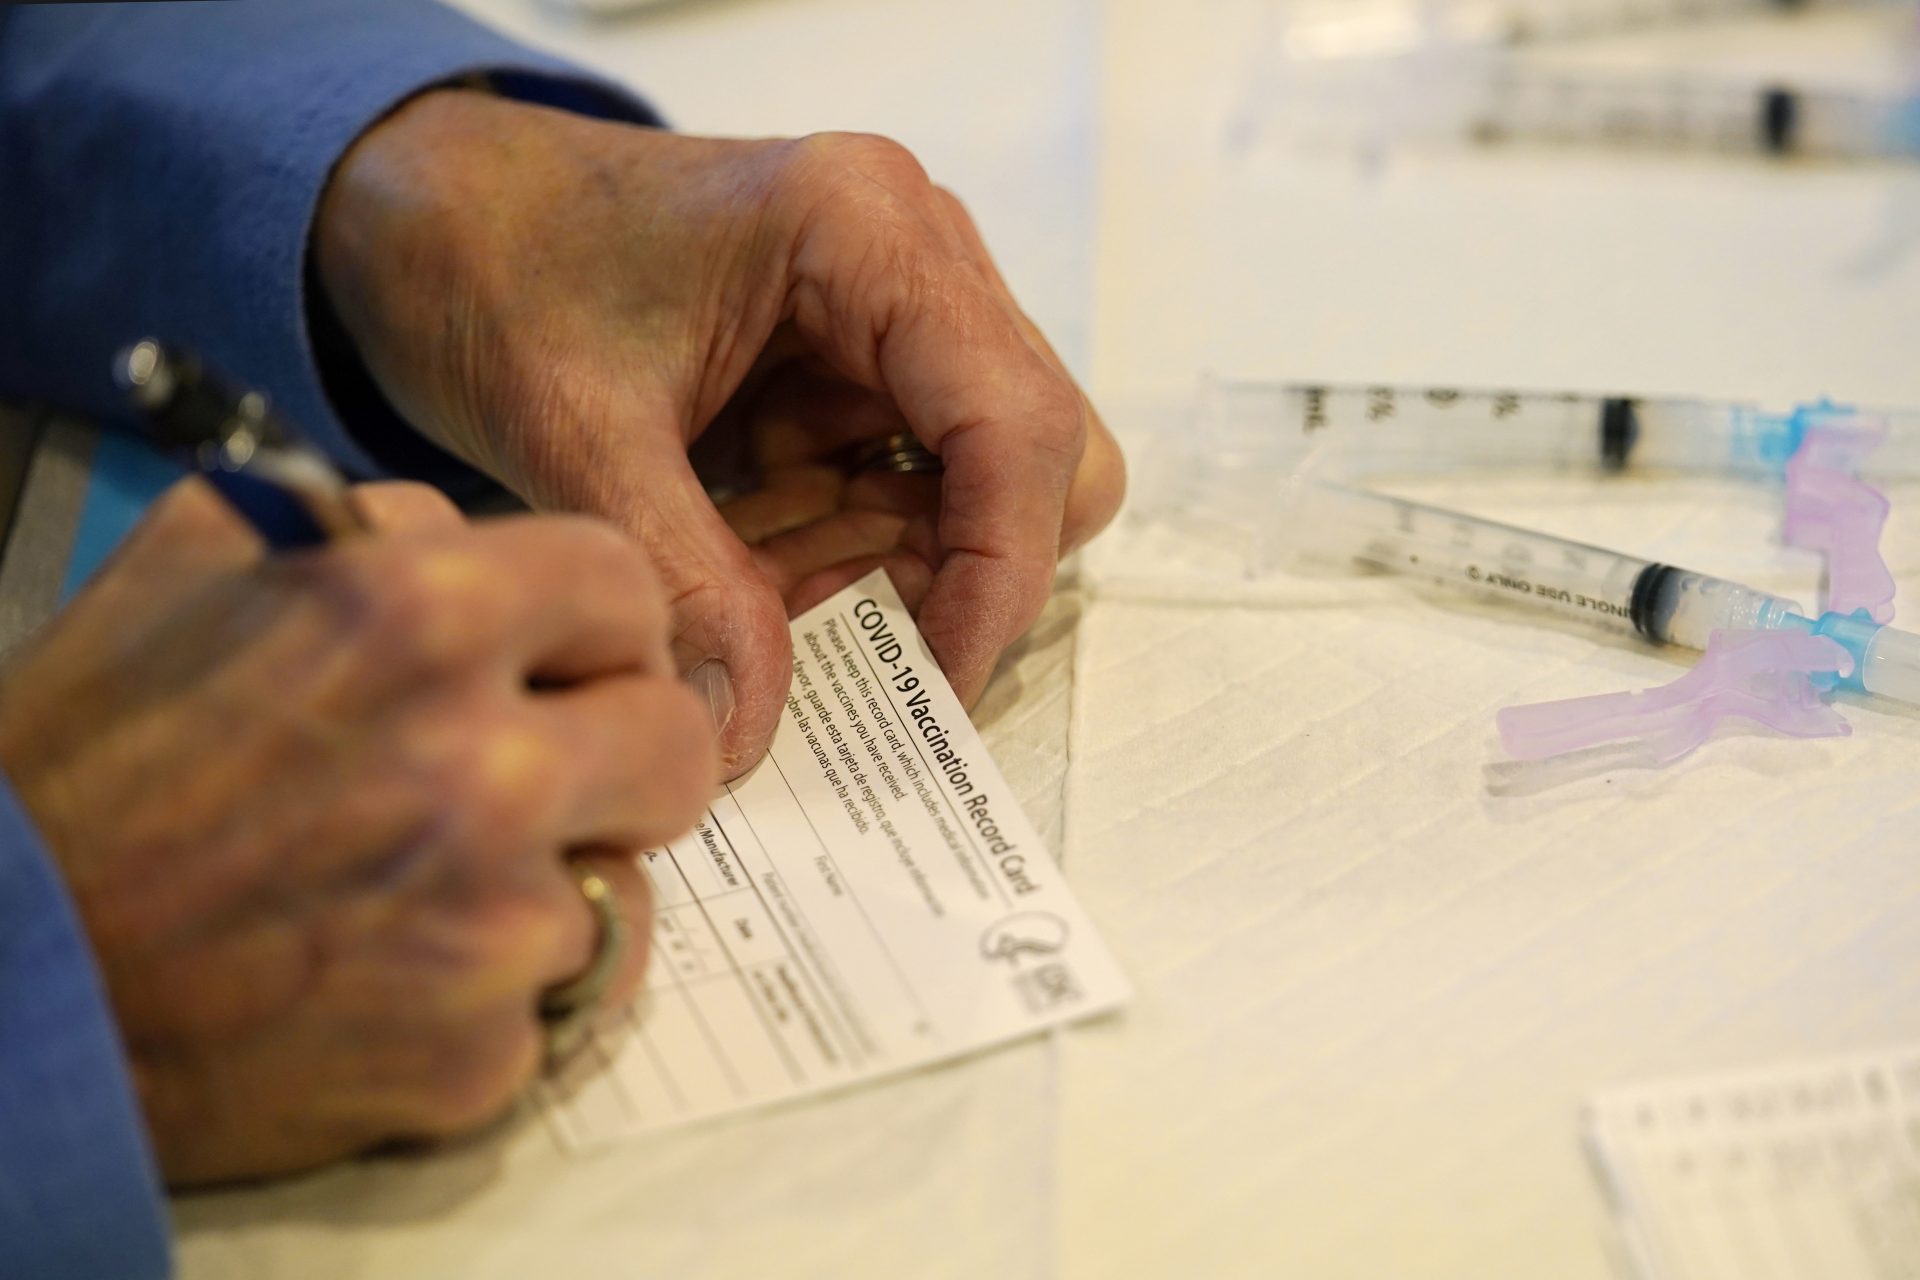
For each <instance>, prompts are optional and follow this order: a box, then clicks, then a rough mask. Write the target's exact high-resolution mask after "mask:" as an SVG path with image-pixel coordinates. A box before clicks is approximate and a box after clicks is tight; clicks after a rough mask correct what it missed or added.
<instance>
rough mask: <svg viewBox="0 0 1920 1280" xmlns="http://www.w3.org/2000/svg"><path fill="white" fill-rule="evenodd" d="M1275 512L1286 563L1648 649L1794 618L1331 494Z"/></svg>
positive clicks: (1308, 492)
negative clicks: (1463, 595) (1640, 640)
mask: <svg viewBox="0 0 1920 1280" xmlns="http://www.w3.org/2000/svg"><path fill="white" fill-rule="evenodd" d="M1283 508H1284V509H1283V511H1282V512H1281V522H1280V530H1279V532H1278V536H1277V539H1276V548H1275V549H1276V550H1277V551H1278V552H1280V553H1281V554H1282V555H1284V556H1288V557H1291V558H1293V559H1295V560H1305V561H1308V562H1312V563H1319V564H1322V565H1329V566H1333V567H1341V568H1347V567H1360V568H1368V569H1374V570H1379V571H1383V572H1387V573H1394V574H1399V575H1402V576H1405V577H1411V578H1416V579H1422V580H1425V581H1428V582H1433V583H1437V584H1439V585H1441V586H1445V587H1451V588H1454V589H1456V590H1459V591H1464V592H1467V593H1470V594H1473V595H1477V596H1480V597H1483V598H1488V599H1497V600H1505V601H1508V602H1509V603H1513V604H1518V605H1523V606H1525V607H1527V608H1529V609H1532V610H1535V611H1537V612H1540V613H1545V614H1549V615H1553V616H1557V617H1560V618H1564V619H1567V620H1569V621H1575V622H1579V623H1581V624H1582V625H1585V626H1588V627H1598V628H1601V629H1603V630H1608V631H1617V632H1636V633H1638V634H1639V635H1641V636H1643V637H1645V638H1646V639H1648V640H1650V641H1652V642H1654V643H1657V644H1679V645H1685V646H1687V647H1689V648H1694V649H1704V648H1705V647H1706V644H1707V638H1708V636H1709V635H1710V634H1711V633H1712V632H1713V631H1714V630H1716V629H1722V628H1724V629H1735V628H1740V629H1745V628H1754V627H1769V626H1777V625H1780V619H1782V618H1784V617H1786V616H1787V615H1788V614H1793V613H1798V612H1799V611H1800V610H1799V606H1798V605H1796V604H1794V603H1793V602H1792V601H1790V600H1782V599H1779V598H1777V597H1775V596H1771V595H1768V594H1767V593H1765V592H1762V591H1756V590H1754V589H1753V588H1751V587H1745V586H1742V585H1740V584H1739V583H1737V582H1729V581H1727V580H1725V579H1723V578H1715V577H1712V576H1710V575H1707V574H1701V573H1692V572H1689V571H1687V570H1684V569H1676V568H1674V567H1672V566H1671V565H1663V564H1658V563H1656V562H1654V561H1651V560H1642V559H1640V558H1638V557H1636V556H1627V555H1621V554H1620V553H1618V552H1615V551H1608V550H1606V549H1605V548H1602V547H1595V546H1589V545H1586V544H1583V543H1578V542H1571V541H1568V540H1566V539H1563V538H1556V537H1554V536H1552V535H1551V534H1544V533H1539V532H1536V531H1534V530H1530V529H1519V528H1515V527H1513V526H1512V525H1504V524H1498V523H1496V522H1494V521H1491V520H1480V519H1477V518H1475V517H1473V516H1468V515H1463V514H1461V513H1459V512H1455V511H1446V510H1443V509H1441V508H1438V507H1429V506H1425V505H1423V504H1421V503H1417V502H1408V501H1405V500H1403V499H1399V498H1391V497H1387V496H1385V495H1382V494H1377V493H1371V492H1367V491H1364V490H1359V489H1350V488H1346V487H1344V486H1339V485H1332V484H1324V483H1319V482H1315V481H1312V480H1295V481H1293V482H1291V483H1290V484H1288V485H1287V486H1285V498H1284V500H1283Z"/></svg>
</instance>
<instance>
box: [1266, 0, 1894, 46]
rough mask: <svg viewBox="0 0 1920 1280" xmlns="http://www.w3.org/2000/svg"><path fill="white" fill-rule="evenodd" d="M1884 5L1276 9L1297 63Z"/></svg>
mask: <svg viewBox="0 0 1920 1280" xmlns="http://www.w3.org/2000/svg"><path fill="white" fill-rule="evenodd" d="M1886 2H1887V0H1452V2H1451V3H1448V2H1447V0H1293V2H1292V3H1290V4H1286V5H1284V6H1283V7H1282V13H1283V14H1284V16H1283V18H1282V22H1283V23H1284V28H1283V29H1284V35H1285V40H1286V44H1285V46H1284V47H1285V49H1286V50H1287V52H1288V53H1290V54H1292V55H1293V56H1296V57H1302V56H1305V57H1313V56H1321V57H1326V56H1353V55H1354V54H1356V53H1362V52H1364V53H1374V54H1377V53H1382V52H1394V53H1397V52H1405V51H1406V50H1407V49H1409V48H1412V47H1416V46H1417V45H1419V44H1424V43H1429V42H1433V41H1440V42H1444V43H1451V44H1462V43H1469V44H1470V43H1485V42H1492V43H1511V44H1521V43H1526V42H1530V41H1536V40H1561V39H1567V38H1570V37H1579V36H1592V35H1599V34H1603V33H1606V32H1614V31H1626V30H1631V29H1634V28H1640V27H1652V26H1661V25H1666V24H1678V23H1685V22H1699V21H1704V20H1709V19H1714V18H1730V17H1738V16H1741V15H1745V14H1757V13H1790V12H1800V11H1803V10H1807V9H1813V8H1841V7H1854V8H1859V7H1865V6H1867V5H1870V4H1884V3H1886Z"/></svg>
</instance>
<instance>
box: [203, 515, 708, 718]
mask: <svg viewBox="0 0 1920 1280" xmlns="http://www.w3.org/2000/svg"><path fill="white" fill-rule="evenodd" d="M415 514H418V513H415ZM438 522H439V520H438V518H433V523H436V524H437V523H438ZM272 568H273V570H274V572H275V574H276V575H277V585H278V587H279V589H280V590H282V591H284V592H286V593H288V594H290V595H292V596H294V597H296V598H298V599H300V600H301V601H303V602H305V603H306V604H307V605H308V607H306V608H304V609H303V610H300V611H297V612H296V613H294V614H293V615H291V617H290V621H289V624H288V634H287V635H286V636H285V637H284V639H283V642H282V643H279V644H277V645H272V646H265V647H263V649H262V651H261V652H260V653H259V654H257V655H253V657H252V661H253V665H258V664H259V663H269V664H270V663H282V664H287V665H286V666H285V668H284V669H285V670H286V671H289V672H298V673H300V674H301V678H302V679H303V680H319V681H324V682H328V687H329V688H335V689H336V691H337V692H338V693H339V696H341V697H343V698H353V697H357V698H359V699H360V700H363V701H364V700H368V699H371V700H373V701H375V702H380V701H384V700H385V699H387V698H389V697H390V696H391V695H392V691H393V690H394V689H395V688H396V687H402V688H404V687H415V688H419V689H421V690H422V691H425V690H429V689H431V688H432V687H434V685H435V684H436V682H438V681H443V680H445V679H448V678H461V677H462V676H463V675H464V674H465V673H470V672H471V671H473V670H475V669H477V668H482V667H484V668H487V669H490V670H493V671H496V672H497V673H499V674H500V675H501V676H502V677H503V678H505V679H508V680H511V681H515V682H518V681H523V680H529V679H531V680H535V681H539V682H545V683H564V682H570V681H576V680H584V679H590V678H593V677H595V676H599V675H603V674H617V673H622V672H637V671H653V672H659V671H665V670H670V669H671V656H670V654H669V651H668V645H667V617H668V614H667V606H666V602H665V600H664V599H663V598H662V595H661V591H660V587H659V583H658V581H657V580H656V578H655V576H654V573H653V570H652V568H651V566H650V565H649V564H648V563H647V557H646V555H645V553H644V552H643V551H642V550H641V549H640V548H639V547H636V546H635V545H633V543H632V542H631V540H629V539H627V538H626V537H624V536H623V535H621V534H620V533H618V532H617V531H615V530H614V529H612V528H611V527H609V526H607V525H604V524H601V523H599V522H597V521H592V520H586V519H581V518H576V517H515V518H511V519H505V520H497V521H489V522H485V523H482V524H479V525H474V526H471V527H466V526H461V527H457V528H449V529H447V530H446V531H445V532H429V533H424V534H419V535H417V536H408V537H405V538H400V539H387V538H360V539H350V540H347V541H344V542H340V543H336V544H333V545H331V546H329V547H326V548H322V549H320V550H317V551H314V552H309V553H302V554H300V555H295V556H288V557H285V558H284V559H283V560H280V561H276V562H275V564H274V565H273V566H272ZM232 674H233V677H234V678H235V679H241V680H245V679H250V678H257V676H258V672H256V671H254V670H253V669H252V666H250V665H244V664H236V668H235V670H234V672H233V673H232ZM321 692H322V693H324V692H325V689H323V690H321Z"/></svg>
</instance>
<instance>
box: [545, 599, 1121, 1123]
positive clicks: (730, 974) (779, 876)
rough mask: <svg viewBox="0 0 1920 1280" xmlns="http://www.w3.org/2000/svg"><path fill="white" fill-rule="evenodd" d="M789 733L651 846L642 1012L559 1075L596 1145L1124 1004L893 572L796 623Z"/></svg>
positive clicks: (559, 1091)
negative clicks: (681, 827)
mask: <svg viewBox="0 0 1920 1280" xmlns="http://www.w3.org/2000/svg"><path fill="white" fill-rule="evenodd" d="M793 650H794V661H793V686H792V690H791V694H790V696H789V697H788V699H787V707H786V714H785V715H784V716H783V717H782V718H781V721H780V726H779V729H778V731H777V732H776V733H775V734H774V739H773V745H772V747H771V748H770V749H769V750H768V752H767V756H766V758H765V759H764V760H762V761H761V763H760V764H759V766H757V767H756V768H755V769H754V770H753V771H752V772H751V773H749V774H748V775H746V776H745V777H743V778H740V779H737V780H735V781H734V782H732V783H730V784H728V786H727V787H726V790H725V793H724V794H723V795H721V796H719V797H718V798H716V799H715V801H714V803H713V805H712V806H711V807H710V808H709V810H708V811H707V813H706V815H705V816H704V817H703V818H702V819H701V822H700V823H699V825H698V826H696V827H695V828H694V830H693V831H692V832H690V833H688V834H687V835H686V836H684V837H682V838H681V839H679V840H676V841H674V842H673V843H671V844H670V845H668V846H667V847H665V848H663V849H652V850H648V851H647V852H646V854H645V855H643V858H644V865H645V868H646V871H647V874H648V876H649V877H650V879H651V881H652V884H653V891H654V906H655V917H654V929H653V958H652V960H651V962H650V963H649V965H648V978H647V987H646V990H645V992H644V993H643V995H642V996H641V998H640V999H639V1000H638V1001H637V1002H636V1003H635V1004H634V1006H633V1007H631V1008H629V1009H627V1010H623V1011H622V1013H621V1016H620V1017H619V1018H617V1019H615V1020H614V1021H613V1023H612V1025H611V1026H607V1027H603V1029H602V1030H601V1031H599V1032H598V1033H597V1034H596V1036H595V1038H594V1040H593V1042H592V1044H591V1046H590V1047H589V1048H588V1049H587V1050H586V1051H584V1052H583V1053H581V1054H580V1055H579V1057H578V1058H576V1059H575V1060H574V1061H573V1062H572V1063H571V1064H569V1067H568V1069H567V1070H565V1071H564V1072H562V1073H561V1075H560V1076H559V1077H558V1078H556V1079H554V1080H552V1081H550V1082H548V1084H547V1085H546V1087H545V1089H544V1094H545V1101H546V1102H547V1103H548V1111H549V1114H550V1115H551V1116H552V1117H553V1120H554V1123H555V1125H556V1127H557V1128H558V1130H559V1132H560V1135H561V1137H562V1140H563V1141H565V1142H566V1143H567V1144H568V1145H570V1146H573V1147H576V1148H578V1147H589V1146H594V1145H597V1144H600V1143H604V1142H608V1141H611V1140H614V1139H617V1138H620V1137H622V1136H626V1135H630V1134H635V1133H640V1132H644V1131H646V1130H650V1129H655V1128H659V1127H661V1126H664V1125H671V1124H676V1123H680V1122H683V1121H687V1120H693V1119H697V1118H699V1117H702V1116H709V1115H715V1114H719V1113H722V1112H727V1111H733V1110H737V1109H739V1108H742V1107H749V1106H754V1105H757V1104H760V1103H766V1102H772V1101H775V1100H778V1099H782V1098H790V1097H793V1096H796V1095H800V1094H806V1093H813V1092H816V1091H819V1090H822V1089H830V1088H835V1087H839V1086H843V1085H847V1084H852V1083H855V1082H858V1081H862V1080H869V1079H872V1078H874V1077H876V1076H880V1075H885V1074H888V1073H891V1072H895V1071H900V1070H903V1069H906V1068H909V1067H914V1066H920V1065H923V1064H926V1063H929V1062H933V1061H936V1060H939V1059H943V1058H950V1057H955V1056H958V1055H961V1054H965V1053H968V1052H971V1051H973V1050H975V1049H979V1048H981V1047H983V1046H985V1045H989V1044H993V1043H996V1042H1000V1041H1005V1040H1010V1039H1013V1038H1015V1037H1018V1036H1022V1035H1025V1034H1027V1033H1029V1032H1033V1031H1037V1030H1039V1029H1041V1028H1044V1027H1048V1026H1052V1025H1055V1024H1058V1023H1062V1022H1067V1021H1072V1020H1074V1019H1078V1018H1083V1017H1087V1016H1090V1015H1092V1014H1096V1013H1101V1012H1105V1011H1107V1010H1110V1009H1112V1008H1114V1007H1116V1006H1118V1005H1119V1004H1121V1003H1123V1002H1124V1001H1125V1000H1126V998H1127V995H1128V989H1127V984H1126V979H1125V978H1124V977H1123V976H1122V975H1121V973H1120V969H1119V966H1118V965H1117V964H1116V963H1115V961H1114V958H1113V956H1112V954H1111V953H1110V952H1109V951H1108V950H1107V948H1106V945H1105V944H1104V943H1103V942H1102V941H1101V940H1100V938H1099V936H1098V935H1097V934H1095V932H1094V930H1093V926H1092V924H1091V923H1090V922H1089V921H1088V919H1087V917H1086V915H1085V913H1084V912H1083V911H1082V910H1081V908H1080V905H1079V903H1078V902H1077V901H1076V900H1075V899H1074V897H1073V895H1072V893H1071V892H1069V890H1068V889H1067V887H1066V884H1065V882H1064V881H1063V880H1062V879H1061V876H1060V870H1059V868H1058V866H1056V865H1055V863H1054V861H1053V859H1052V858H1051V857H1050V856H1049V855H1048V853H1047V851H1046V849H1045V847H1044V846H1043V845H1042V843H1041V841H1040V838H1039V836H1038V835H1037V834H1036V833H1035V832H1034V830H1033V827H1032V826H1031V825H1030V824H1029V823H1028V821H1027V818H1026V815H1025V814H1023V813H1022V812H1021V811H1020V808H1019V805H1018V803H1017V802H1016V801H1015V799H1014V797H1013V793H1012V791H1011V790H1010V789H1009V788H1008V786H1007V784H1006V782H1005V781H1004V780H1003V779H1002V778H1001V776H1000V771H999V770H998V769H997V768H996V767H995V766H994V763H993V761H992V759H991V758H989V757H988V755H987V751H986V747H985V745H984V744H983V743H982V742H981V741H980V738H979V735H978V734H977V733H976V732H975V731H974V728H973V725H972V723H971V721H969V720H968V718H967V714H966V710H965V709H964V708H963V707H962V706H961V705H960V702H959V700H958V699H957V698H956V697H955V696H954V694H953V691H952V690H951V689H950V688H948V686H947V682H946V679H945V678H944V677H943V676H942V675H941V673H940V669H939V667H938V665H937V664H936V663H935V662H934V661H933V659H932V658H931V657H930V656H929V655H928V653H927V651H926V647H925V645H924V644H923V643H922V641H921V639H920V635H919V633H918V632H917V631H916V630H915V629H914V625H913V622H912V619H911V618H910V617H909V615H908V613H907V611H906V609H905V607H904V606H903V605H902V604H901V603H900V598H899V597H898V596H897V595H896V594H895V593H894V590H893V586H892V584H891V583H890V582H888V581H887V578H886V575H885V574H884V573H882V572H875V573H873V574H871V575H869V576H868V577H867V578H865V579H863V580H862V581H861V582H859V583H856V584H855V585H854V586H852V587H849V588H848V589H847V590H845V591H843V592H841V593H840V594H839V595H837V596H835V597H834V598H833V599H831V600H828V601H827V602H825V603H824V604H821V605H820V606H818V607H817V608H815V609H812V610H811V611H809V612H808V613H806V614H804V615H802V616H801V617H800V618H799V619H797V620H796V621H795V622H794V623H793Z"/></svg>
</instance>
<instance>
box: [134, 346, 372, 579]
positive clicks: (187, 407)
mask: <svg viewBox="0 0 1920 1280" xmlns="http://www.w3.org/2000/svg"><path fill="white" fill-rule="evenodd" d="M114 378H115V381H117V382H118V383H119V384H120V385H121V386H122V387H124V388H126V390H127V392H128V394H129V395H130V396H131V397H132V400H133V403H134V406H135V407H136V408H138V409H139V410H140V412H141V414H142V416H143V417H144V419H145V421H146V426H147V430H148V432H149V434H150V435H151V436H152V437H153V439H154V441H155V442H156V443H158V444H160V445H161V446H163V447H165V448H167V449H169V450H170V451H175V452H179V453H181V454H184V455H185V456H186V457H187V459H188V460H189V461H190V462H191V465H193V466H194V467H195V468H196V469H198V470H199V471H200V472H201V474H203V475H204V476H206V478H207V481H208V482H209V483H210V484H212V485H213V487H214V488H215V489H216V490H217V491H218V492H219V493H220V495H221V496H222V497H223V498H225V499H226V500H227V502H228V503H229V504H230V505H231V506H232V507H233V509H234V510H235V511H237V512H239V513H240V514H241V515H242V516H244V517H246V519H247V522H248V523H250V524H251V525H253V527H254V528H255V529H257V530H259V532H260V536H261V537H263V538H265V539H266V540H267V542H268V544H269V545H271V546H272V547H274V548H275V549H277V550H291V549H293V548H297V547H311V546H316V545H318V544H320V543H323V542H328V541H331V540H332V539H334V538H339V537H343V536H345V535H347V534H352V533H359V532H364V531H365V530H366V529H367V524H366V522H365V521H364V520H363V519H361V517H360V515H359V513H358V512H357V511H355V509H354V507H353V504H352V503H351V502H350V501H349V500H348V497H347V481H346V479H345V477H343V476H342V475H341V474H340V472H339V470H338V469H337V468H335V467H334V465H333V463H332V462H330V461H329V460H328V459H327V457H326V455H325V454H323V453H321V452H320V451H319V450H318V449H316V448H314V447H313V446H312V445H310V444H307V443H306V442H305V441H303V440H302V439H301V438H300V437H299V435H298V434H297V433H296V432H295V431H293V430H292V429H291V428H290V427H289V426H288V425H287V424H286V423H285V422H284V421H283V420H281V419H280V418H279V417H278V416H277V415H276V414H275V413H274V412H273V410H272V408H271V407H270V406H269V405H268V403H267V398H266V397H265V396H264V395H262V394H261V393H260V392H258V391H253V390H249V389H246V388H244V387H240V386H237V385H235V384H233V383H230V382H228V381H227V380H226V379H224V378H222V377H220V376H219V375H218V374H216V373H214V372H213V371H211V370H210V369H208V368H207V367H206V365H205V364H204V363H202V362H201V361H200V360H199V359H198V358H197V357H195V356H193V355H191V354H189V353H187V352H184V351H181V350H180V349H178V348H176V347H169V346H166V345H164V344H162V343H160V342H157V341H155V340H154V339H152V338H148V339H145V340H143V341H141V342H136V343H134V344H133V345H132V346H131V347H128V348H127V349H126V350H125V351H123V352H121V353H120V355H119V356H118V357H117V358H116V359H115V360H114Z"/></svg>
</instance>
